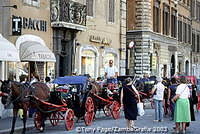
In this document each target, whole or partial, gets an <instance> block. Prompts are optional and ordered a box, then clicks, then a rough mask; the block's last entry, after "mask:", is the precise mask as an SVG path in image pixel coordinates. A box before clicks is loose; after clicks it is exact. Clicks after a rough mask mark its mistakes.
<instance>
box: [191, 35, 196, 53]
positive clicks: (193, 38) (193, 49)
mask: <svg viewBox="0 0 200 134" xmlns="http://www.w3.org/2000/svg"><path fill="white" fill-rule="evenodd" d="M195 45H196V42H195V33H192V51H193V52H195V51H196V50H195Z"/></svg>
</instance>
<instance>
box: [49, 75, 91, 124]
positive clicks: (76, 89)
mask: <svg viewBox="0 0 200 134" xmlns="http://www.w3.org/2000/svg"><path fill="white" fill-rule="evenodd" d="M53 83H54V84H58V85H59V86H58V87H57V88H55V91H54V92H52V94H54V95H55V94H59V96H60V97H61V98H62V101H64V102H65V103H66V105H67V107H68V108H70V109H72V110H73V111H74V115H75V116H76V117H77V119H81V118H84V121H85V124H86V125H91V124H92V121H93V117H94V103H93V100H92V98H91V97H89V96H88V94H89V91H90V88H91V87H90V85H89V81H88V77H86V76H65V77H59V78H56V79H55V80H54V81H53ZM62 86H65V87H62ZM53 101H54V100H53Z"/></svg>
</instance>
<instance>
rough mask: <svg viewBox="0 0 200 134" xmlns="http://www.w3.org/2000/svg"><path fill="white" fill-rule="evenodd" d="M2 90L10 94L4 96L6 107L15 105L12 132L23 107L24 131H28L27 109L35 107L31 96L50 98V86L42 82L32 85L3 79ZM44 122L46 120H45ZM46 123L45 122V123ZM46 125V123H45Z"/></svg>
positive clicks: (3, 100)
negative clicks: (19, 111)
mask: <svg viewBox="0 0 200 134" xmlns="http://www.w3.org/2000/svg"><path fill="white" fill-rule="evenodd" d="M1 91H2V92H3V93H6V94H8V96H3V97H2V103H3V104H4V106H5V108H6V107H8V106H9V105H10V104H12V105H13V121H12V128H11V132H10V134H13V133H14V129H15V122H16V119H17V113H18V110H19V109H23V131H22V134H25V132H26V120H27V111H28V109H29V108H34V107H35V106H34V105H35V104H33V103H32V102H31V101H30V98H29V96H36V97H38V98H39V99H41V100H47V99H48V98H49V94H48V91H49V88H48V87H47V85H46V84H44V83H41V82H36V83H33V84H32V85H31V86H30V85H27V84H22V83H19V82H15V81H3V82H2V85H1ZM43 122H44V121H43ZM43 124H44V123H43ZM43 126H44V125H43Z"/></svg>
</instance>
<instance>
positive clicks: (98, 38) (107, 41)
mask: <svg viewBox="0 0 200 134" xmlns="http://www.w3.org/2000/svg"><path fill="white" fill-rule="evenodd" d="M89 40H90V41H91V42H95V43H99V44H104V45H110V44H111V43H112V40H111V39H108V38H106V37H101V36H95V35H90V39H89Z"/></svg>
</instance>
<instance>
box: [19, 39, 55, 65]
mask: <svg viewBox="0 0 200 134" xmlns="http://www.w3.org/2000/svg"><path fill="white" fill-rule="evenodd" d="M19 55H20V59H21V61H38V62H56V58H55V55H54V54H53V52H52V51H51V50H50V49H49V48H48V47H47V46H44V45H42V44H40V43H39V42H35V41H26V42H23V43H22V44H21V45H20V49H19Z"/></svg>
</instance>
